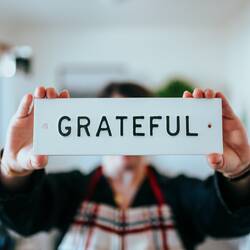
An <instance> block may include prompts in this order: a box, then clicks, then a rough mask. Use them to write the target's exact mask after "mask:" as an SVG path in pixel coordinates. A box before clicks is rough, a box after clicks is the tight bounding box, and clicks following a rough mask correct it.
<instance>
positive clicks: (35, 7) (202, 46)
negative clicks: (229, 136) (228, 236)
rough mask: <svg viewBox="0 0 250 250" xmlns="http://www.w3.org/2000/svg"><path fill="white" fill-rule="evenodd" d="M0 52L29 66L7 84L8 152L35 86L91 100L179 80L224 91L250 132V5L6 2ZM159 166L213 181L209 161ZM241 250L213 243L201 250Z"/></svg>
mask: <svg viewBox="0 0 250 250" xmlns="http://www.w3.org/2000/svg"><path fill="white" fill-rule="evenodd" d="M0 43H2V44H3V43H4V44H8V45H9V46H10V47H11V49H10V50H8V51H7V54H8V55H13V54H14V55H18V56H19V57H21V58H22V56H23V55H24V54H25V56H24V57H27V58H28V59H29V62H30V69H29V70H28V72H25V71H24V70H23V69H21V70H16V71H15V72H14V73H13V74H10V75H9V77H6V76H3V75H2V77H0V105H1V106H0V145H1V146H3V145H4V140H5V135H6V129H7V126H8V122H9V119H10V117H11V116H12V115H13V113H14V112H15V109H16V107H17V105H18V102H19V101H20V98H21V97H22V96H23V95H24V94H25V93H27V92H32V91H34V89H35V87H36V86H38V85H45V86H55V87H57V88H58V89H62V88H65V87H68V88H69V89H71V90H73V91H74V92H79V93H82V95H83V96H84V95H87V96H89V95H94V94H96V93H97V91H98V90H99V89H100V88H101V87H102V86H104V85H105V84H106V83H107V82H108V81H110V80H131V81H137V82H141V83H142V84H144V85H146V86H148V87H150V88H152V89H153V90H155V91H157V90H158V89H160V88H161V87H162V86H164V85H166V84H167V82H168V81H169V80H171V79H173V78H181V79H184V80H185V81H187V82H190V83H191V84H192V85H193V86H198V87H202V88H207V87H209V88H214V89H215V90H220V91H223V92H224V93H225V94H226V95H227V96H228V97H229V99H230V101H231V103H232V105H233V107H234V109H235V110H236V112H237V114H238V115H239V116H240V117H241V119H242V120H244V122H245V125H246V127H247V128H248V131H250V98H249V94H250V71H249V68H250V2H249V1H248V0H221V1H216V0H210V1H209V0H205V1H199V0H176V1H170V0H95V1H88V2H87V1H59V0H55V1H49V0H44V1H32V0H28V1H25V2H21V1H16V0H8V1H0ZM5 54H6V53H3V52H2V53H1V56H0V61H1V62H3V57H4V55H5ZM5 62H6V60H5ZM5 64H6V63H5ZM0 68H1V63H0ZM8 70H9V71H11V69H10V68H9V69H8V67H7V71H8ZM10 73H11V72H10ZM99 160H100V158H99V157H98V156H97V157H51V158H50V162H49V168H48V171H50V172H55V171H68V170H70V169H72V168H76V167H77V168H80V169H81V170H82V171H89V170H90V169H92V168H93V167H94V166H96V164H98V163H99ZM153 161H154V163H155V164H156V165H157V167H159V168H160V170H161V171H163V172H164V173H169V174H177V173H180V172H184V173H185V174H188V175H192V176H198V177H199V178H205V177H206V176H208V175H209V174H211V170H210V169H209V167H208V165H207V162H206V157H205V156H188V157H187V156H178V157H176V156H158V157H154V158H153ZM245 244H246V243H245ZM240 245H241V249H249V248H247V246H248V247H249V245H247V244H246V245H244V244H243V243H242V241H241V244H240ZM238 246H239V244H238V241H237V242H235V241H233V242H230V244H229V243H227V244H226V243H224V242H211V241H209V243H207V245H205V246H203V248H202V247H201V249H231V248H232V249H238ZM244 247H246V248H244Z"/></svg>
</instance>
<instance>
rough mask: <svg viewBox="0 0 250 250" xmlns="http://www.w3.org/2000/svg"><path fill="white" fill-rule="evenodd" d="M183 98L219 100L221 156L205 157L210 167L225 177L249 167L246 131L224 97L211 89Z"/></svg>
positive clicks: (249, 149)
mask: <svg viewBox="0 0 250 250" xmlns="http://www.w3.org/2000/svg"><path fill="white" fill-rule="evenodd" d="M183 97H184V98H221V99H222V121H223V145H224V152H223V154H222V155H221V154H217V153H211V154H209V155H208V156H207V159H208V162H209V164H210V166H211V167H212V168H213V169H215V170H217V171H219V172H221V173H223V175H224V176H226V177H235V176H238V175H240V174H241V173H243V172H244V171H246V170H247V168H249V167H250V145H249V142H248V138H247V133H246V130H245V128H244V126H243V124H242V122H241V121H240V119H239V118H238V117H237V116H236V115H235V114H234V112H233V110H232V108H231V106H230V104H229V103H228V101H227V99H226V97H225V96H224V95H223V94H222V93H220V92H214V91H213V90H211V89H206V90H204V91H203V90H201V89H199V88H196V89H195V90H194V91H193V93H190V92H189V91H185V92H184V93H183Z"/></svg>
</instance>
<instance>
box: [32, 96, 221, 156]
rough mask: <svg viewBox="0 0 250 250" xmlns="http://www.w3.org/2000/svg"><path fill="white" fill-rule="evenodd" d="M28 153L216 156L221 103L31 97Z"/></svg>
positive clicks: (175, 99)
mask: <svg viewBox="0 0 250 250" xmlns="http://www.w3.org/2000/svg"><path fill="white" fill-rule="evenodd" d="M33 149H34V153H35V154H42V155H107V154H108V155H114V154H119V155H163V154H209V153H212V152H217V153H222V152H223V143H222V107H221V99H217V98H216V99H192V98H85V99H36V100H35V118H34V148H33Z"/></svg>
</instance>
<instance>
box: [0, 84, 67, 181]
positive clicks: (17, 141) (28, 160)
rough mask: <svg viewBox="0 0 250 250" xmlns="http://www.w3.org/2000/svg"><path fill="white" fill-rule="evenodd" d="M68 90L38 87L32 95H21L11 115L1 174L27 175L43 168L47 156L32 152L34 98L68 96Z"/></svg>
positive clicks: (11, 175)
mask: <svg viewBox="0 0 250 250" xmlns="http://www.w3.org/2000/svg"><path fill="white" fill-rule="evenodd" d="M69 97H70V95H69V92H68V90H64V91H62V92H61V93H57V92H56V90H55V89H54V88H47V89H46V88H44V87H38V88H36V90H35V93H34V95H32V94H27V95H25V96H24V97H23V99H22V101H21V103H20V105H19V107H18V110H17V112H16V114H15V115H14V116H13V117H12V119H11V122H10V125H9V128H8V132H7V138H6V145H5V147H4V153H3V157H2V161H1V174H2V175H4V176H5V177H15V176H27V175H29V174H31V173H32V172H33V171H34V170H36V169H42V168H45V167H46V165H47V163H48V156H46V155H34V154H33V150H32V147H33V118H34V108H33V99H34V98H69Z"/></svg>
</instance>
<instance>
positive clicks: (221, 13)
mask: <svg viewBox="0 0 250 250" xmlns="http://www.w3.org/2000/svg"><path fill="white" fill-rule="evenodd" d="M247 2H249V0H88V1H87V0H0V23H1V24H4V25H11V26H16V27H20V26H21V25H23V26H24V25H25V26H48V25H49V26H59V25H62V26H66V25H68V26H72V25H73V26H98V27H99V26H112V27H113V26H129V27H131V26H140V27H148V26H153V27H155V26H166V25H171V24H175V25H176V24H180V25H185V24H188V25H223V24H225V23H228V22H229V21H230V20H231V19H232V18H234V16H235V15H237V14H238V13H239V12H240V11H241V9H243V8H244V5H245V4H246V3H247Z"/></svg>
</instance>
